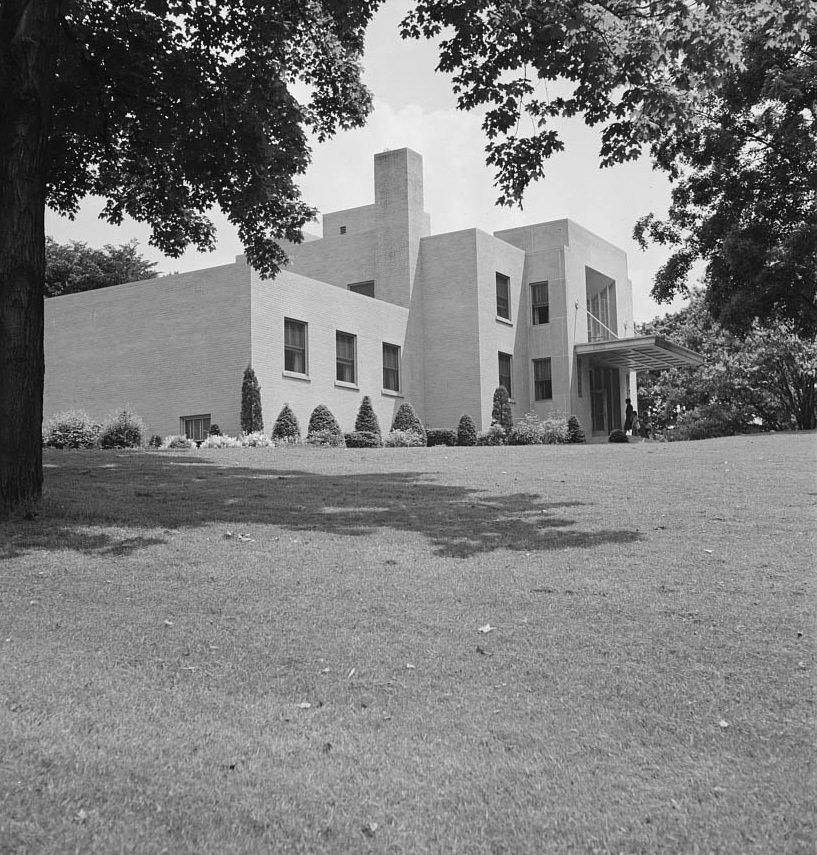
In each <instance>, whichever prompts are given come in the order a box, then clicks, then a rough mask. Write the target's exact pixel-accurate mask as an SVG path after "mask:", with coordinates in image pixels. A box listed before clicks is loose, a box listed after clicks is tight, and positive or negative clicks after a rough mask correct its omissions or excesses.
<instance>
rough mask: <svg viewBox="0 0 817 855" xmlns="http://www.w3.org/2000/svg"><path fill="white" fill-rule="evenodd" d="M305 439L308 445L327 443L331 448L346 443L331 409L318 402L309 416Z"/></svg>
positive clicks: (339, 446)
mask: <svg viewBox="0 0 817 855" xmlns="http://www.w3.org/2000/svg"><path fill="white" fill-rule="evenodd" d="M306 441H307V442H308V443H309V444H310V445H329V446H332V447H333V448H342V447H343V446H344V445H346V441H345V440H344V438H343V431H342V430H341V429H340V425H339V424H338V422H337V419H336V418H335V417H334V416H333V415H332V412H331V410H330V409H329V407H327V406H326V405H325V404H318V406H317V407H315V409H314V410H312V415H311V416H310V417H309V427H308V428H307V432H306Z"/></svg>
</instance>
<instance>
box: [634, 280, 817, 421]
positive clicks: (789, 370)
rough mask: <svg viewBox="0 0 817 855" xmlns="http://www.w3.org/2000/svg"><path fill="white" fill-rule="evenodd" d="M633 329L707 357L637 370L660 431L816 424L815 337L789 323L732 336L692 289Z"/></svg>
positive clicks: (644, 401)
mask: <svg viewBox="0 0 817 855" xmlns="http://www.w3.org/2000/svg"><path fill="white" fill-rule="evenodd" d="M638 331H639V333H641V334H643V335H663V336H666V337H667V338H672V339H673V340H674V341H678V342H679V343H681V344H683V345H685V346H686V347H689V348H691V349H692V350H695V351H697V352H698V353H700V354H702V355H703V356H704V357H705V359H706V361H705V362H704V364H703V365H699V366H696V367H695V368H674V369H671V370H669V371H661V372H646V373H641V374H639V377H638V380H639V386H638V402H639V403H638V405H639V409H640V410H643V409H645V408H646V409H648V410H649V411H650V413H651V415H652V418H653V421H654V423H655V424H656V425H657V426H658V427H659V428H665V427H668V426H675V425H676V424H679V425H681V426H684V425H688V426H689V425H694V432H695V433H696V434H699V435H709V436H711V435H724V434H732V433H741V432H743V431H747V430H752V429H754V430H757V429H758V428H760V429H765V430H790V429H792V428H798V429H801V430H810V429H813V428H815V427H817V394H816V390H815V384H817V340H815V338H813V337H812V338H807V337H804V336H802V335H800V334H799V333H798V332H797V330H796V329H795V327H794V325H793V324H792V323H791V322H786V321H780V322H778V323H777V324H776V325H775V326H773V327H770V326H766V327H761V326H759V325H755V326H754V327H753V328H752V329H751V330H750V331H749V332H748V333H746V334H745V335H743V336H738V335H735V334H734V333H731V332H729V331H728V330H726V329H724V328H723V327H722V326H721V325H720V324H719V323H718V322H717V321H716V320H715V319H714V318H713V317H712V315H711V314H710V312H709V310H708V307H707V299H706V293H705V292H703V291H696V292H694V293H693V295H692V300H691V302H690V305H689V306H688V307H687V308H685V309H682V310H681V311H680V312H675V313H673V314H669V315H666V316H665V317H663V318H656V319H655V320H653V321H651V322H649V323H646V324H641V325H639V326H638Z"/></svg>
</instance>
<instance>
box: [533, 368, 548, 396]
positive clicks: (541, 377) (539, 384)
mask: <svg viewBox="0 0 817 855" xmlns="http://www.w3.org/2000/svg"><path fill="white" fill-rule="evenodd" d="M552 397H553V380H552V378H551V371H550V360H549V359H534V360H533V399H534V400H535V401H549V400H550V399H551V398H552Z"/></svg>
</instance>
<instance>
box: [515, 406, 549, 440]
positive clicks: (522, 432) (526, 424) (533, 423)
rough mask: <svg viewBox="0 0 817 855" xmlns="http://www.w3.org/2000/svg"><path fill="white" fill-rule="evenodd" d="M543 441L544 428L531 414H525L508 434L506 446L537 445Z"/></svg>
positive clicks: (537, 417) (537, 418)
mask: <svg viewBox="0 0 817 855" xmlns="http://www.w3.org/2000/svg"><path fill="white" fill-rule="evenodd" d="M544 441H545V431H544V426H543V425H542V423H541V422H540V421H539V416H537V415H536V413H533V412H531V413H525V415H524V417H523V418H522V419H521V420H520V421H518V422H517V423H516V424H515V425H514V426H513V427H512V428H511V432H510V433H509V434H508V445H539V444H540V443H542V442H544Z"/></svg>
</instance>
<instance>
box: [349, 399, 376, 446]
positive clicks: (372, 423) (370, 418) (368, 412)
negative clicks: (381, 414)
mask: <svg viewBox="0 0 817 855" xmlns="http://www.w3.org/2000/svg"><path fill="white" fill-rule="evenodd" d="M355 431H356V432H363V433H375V434H377V436H378V437H380V435H381V434H380V422H378V420H377V413H375V411H374V409H373V408H372V402H371V399H370V398H369V396H368V395H364V396H363V400H362V401H361V402H360V409H359V410H358V411H357V418H356V419H355Z"/></svg>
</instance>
